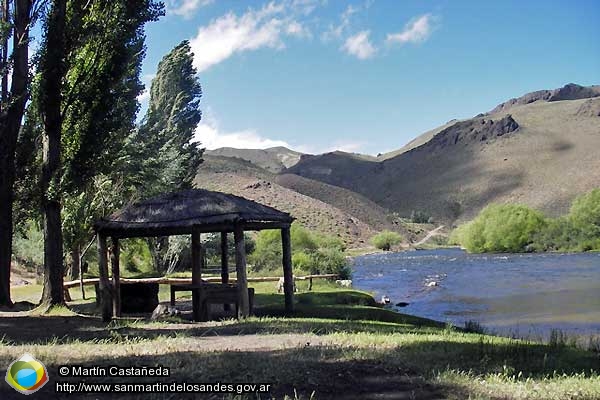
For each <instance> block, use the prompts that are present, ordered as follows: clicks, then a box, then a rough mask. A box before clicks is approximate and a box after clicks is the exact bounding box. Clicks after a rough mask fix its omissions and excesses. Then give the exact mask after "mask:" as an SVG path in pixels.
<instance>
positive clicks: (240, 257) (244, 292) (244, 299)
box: [233, 224, 250, 318]
mask: <svg viewBox="0 0 600 400" xmlns="http://www.w3.org/2000/svg"><path fill="white" fill-rule="evenodd" d="M233 237H234V239H235V269H236V275H237V290H238V303H239V307H238V315H237V317H238V318H246V317H248V316H249V315H250V299H249V296H248V278H247V276H246V244H245V242H244V228H243V227H242V226H241V225H239V224H236V225H235V228H234V231H233Z"/></svg>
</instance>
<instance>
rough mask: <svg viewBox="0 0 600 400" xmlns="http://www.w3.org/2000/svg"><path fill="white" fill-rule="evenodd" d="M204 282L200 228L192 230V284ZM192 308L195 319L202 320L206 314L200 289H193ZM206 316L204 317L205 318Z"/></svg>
mask: <svg viewBox="0 0 600 400" xmlns="http://www.w3.org/2000/svg"><path fill="white" fill-rule="evenodd" d="M201 283H202V243H201V242H200V230H198V229H196V228H194V229H193V230H192V285H200V284H201ZM192 309H193V310H194V321H202V320H203V319H206V316H203V315H202V314H203V313H202V301H201V294H200V292H199V290H193V291H192ZM203 317H204V318H203Z"/></svg>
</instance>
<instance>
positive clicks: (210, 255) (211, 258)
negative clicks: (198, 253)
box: [202, 232, 256, 265]
mask: <svg viewBox="0 0 600 400" xmlns="http://www.w3.org/2000/svg"><path fill="white" fill-rule="evenodd" d="M244 244H245V247H246V254H252V253H254V249H255V248H256V243H255V241H254V238H253V237H252V236H251V235H250V234H248V233H247V232H245V233H244ZM202 246H203V247H204V251H205V252H206V259H207V261H208V262H209V263H211V264H213V265H220V264H221V234H220V233H210V234H208V235H203V237H202ZM227 258H228V259H229V260H231V261H232V263H234V262H235V241H234V239H233V235H232V234H228V235H227ZM230 265H233V264H230Z"/></svg>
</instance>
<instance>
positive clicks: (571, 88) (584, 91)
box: [488, 83, 600, 114]
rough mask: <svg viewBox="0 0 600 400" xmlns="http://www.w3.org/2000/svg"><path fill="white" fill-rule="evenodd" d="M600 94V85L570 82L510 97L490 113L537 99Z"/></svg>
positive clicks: (545, 99) (573, 98) (586, 96)
mask: <svg viewBox="0 0 600 400" xmlns="http://www.w3.org/2000/svg"><path fill="white" fill-rule="evenodd" d="M598 96H600V85H596V86H581V85H577V84H575V83H569V84H566V85H565V86H563V87H561V88H558V89H553V90H538V91H535V92H531V93H527V94H524V95H523V96H521V97H516V98H514V99H510V100H508V101H506V102H504V103H502V104H499V105H497V106H496V107H495V108H494V109H493V110H492V111H490V112H489V113H488V114H495V113H499V112H502V111H506V110H508V109H509V108H511V107H513V106H515V105H521V104H530V103H533V102H535V101H548V102H552V101H562V100H579V99H588V98H593V97H598Z"/></svg>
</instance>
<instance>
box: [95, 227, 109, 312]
mask: <svg viewBox="0 0 600 400" xmlns="http://www.w3.org/2000/svg"><path fill="white" fill-rule="evenodd" d="M97 246H98V270H99V272H100V282H99V285H100V296H101V298H100V304H101V308H102V320H103V321H104V322H108V321H110V320H111V319H112V294H111V288H110V281H109V280H108V256H107V245H106V236H103V235H100V234H99V235H98V244H97Z"/></svg>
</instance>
